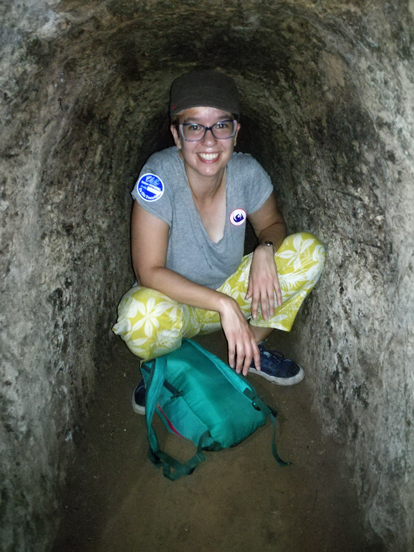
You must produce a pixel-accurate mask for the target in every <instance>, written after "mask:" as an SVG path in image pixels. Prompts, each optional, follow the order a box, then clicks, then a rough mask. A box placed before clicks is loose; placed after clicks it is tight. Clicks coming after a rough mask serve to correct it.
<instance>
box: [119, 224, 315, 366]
mask: <svg viewBox="0 0 414 552" xmlns="http://www.w3.org/2000/svg"><path fill="white" fill-rule="evenodd" d="M324 258H325V252H324V248H323V246H322V245H321V244H320V242H319V241H318V240H317V238H315V236H313V235H312V234H307V233H301V234H294V235H292V236H289V237H287V238H286V239H285V240H284V242H283V244H282V246H281V247H280V248H279V250H278V251H277V252H276V254H275V261H276V264H277V268H278V273H279V282H280V286H281V290H282V300H283V303H282V306H281V307H276V308H275V313H274V316H273V317H271V318H270V319H268V320H264V319H263V318H262V316H261V314H260V313H259V316H258V319H257V320H254V321H253V320H251V323H252V324H253V325H254V326H262V327H271V328H278V329H281V330H285V331H289V330H290V329H291V327H292V324H293V321H294V319H295V316H296V314H297V312H298V310H299V308H300V306H301V304H302V302H303V300H304V299H305V297H307V295H309V293H310V292H311V290H312V288H313V287H314V285H315V284H316V282H317V281H318V279H319V276H320V274H321V272H322V269H323V265H324ZM251 260H252V254H250V255H246V256H245V257H243V259H242V262H241V264H240V266H239V268H238V269H237V271H236V272H235V273H234V274H232V275H231V276H229V278H227V280H226V281H225V282H224V283H223V285H222V286H221V287H220V288H219V289H218V291H221V292H222V293H225V294H226V295H229V296H230V297H233V299H235V300H236V301H237V303H238V304H239V306H240V308H241V310H242V312H243V314H244V315H245V317H246V318H250V314H251V300H246V299H245V295H246V293H247V287H248V280H249V271H250V264H251ZM218 329H220V316H219V314H218V313H217V312H215V311H208V310H204V309H199V308H196V307H190V306H188V305H183V304H181V303H178V302H177V301H174V300H173V299H171V298H169V297H167V296H166V295H164V294H162V293H159V292H158V291H155V290H152V289H149V288H145V287H141V286H134V287H133V288H132V289H130V290H129V291H127V293H126V294H125V295H124V296H123V298H122V299H121V302H120V304H119V307H118V321H117V323H116V324H115V326H114V327H113V331H114V333H116V334H117V335H120V336H121V338H122V339H123V340H124V341H125V343H126V344H127V346H128V348H129V349H130V350H131V351H132V352H133V353H134V354H136V355H137V356H139V357H140V358H141V359H143V360H148V359H152V358H156V357H158V356H161V355H163V354H166V353H168V352H171V351H173V350H175V349H178V348H179V347H180V346H181V341H182V338H183V337H188V338H190V337H193V336H195V335H197V334H199V333H201V334H206V333H210V332H213V331H216V330H218Z"/></svg>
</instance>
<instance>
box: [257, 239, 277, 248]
mask: <svg viewBox="0 0 414 552" xmlns="http://www.w3.org/2000/svg"><path fill="white" fill-rule="evenodd" d="M259 245H267V246H268V247H273V249H274V248H275V244H274V243H273V242H271V241H262V242H260V243H259Z"/></svg>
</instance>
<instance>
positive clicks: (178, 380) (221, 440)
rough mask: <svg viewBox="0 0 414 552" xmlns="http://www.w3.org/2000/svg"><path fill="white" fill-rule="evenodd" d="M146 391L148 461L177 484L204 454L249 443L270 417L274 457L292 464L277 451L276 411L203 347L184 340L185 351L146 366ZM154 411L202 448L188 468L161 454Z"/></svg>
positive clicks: (143, 366)
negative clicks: (161, 469) (251, 437)
mask: <svg viewBox="0 0 414 552" xmlns="http://www.w3.org/2000/svg"><path fill="white" fill-rule="evenodd" d="M141 372H142V375H143V378H144V381H145V386H146V401H145V402H146V405H145V410H146V412H145V416H146V422H147V428H148V439H149V444H150V450H149V458H150V460H151V461H152V462H153V463H154V464H155V466H157V467H161V466H162V467H163V472H164V475H165V477H167V478H168V479H171V480H172V481H175V480H176V479H178V478H179V477H181V476H182V475H189V474H191V473H192V472H193V471H194V469H195V468H196V466H197V464H199V463H200V462H202V461H204V460H205V459H206V457H205V454H204V452H203V451H204V450H207V451H209V450H220V449H223V448H227V447H232V446H235V445H237V444H238V443H240V442H241V441H243V440H244V439H246V438H247V437H248V436H249V435H251V434H252V433H253V432H254V431H256V429H257V428H258V427H260V426H262V425H263V424H265V422H266V419H267V418H269V419H270V420H271V421H272V423H273V426H274V432H273V441H272V452H273V456H274V457H275V459H276V460H277V462H278V463H279V464H280V465H281V466H285V465H287V464H288V463H287V462H284V461H283V460H281V458H280V457H279V456H278V454H277V452H276V445H275V436H276V420H275V416H276V412H275V411H274V410H272V409H270V408H269V407H268V406H267V405H266V404H265V403H264V402H263V401H262V400H261V399H260V398H259V397H258V396H257V394H256V391H255V389H254V388H253V386H252V385H251V384H250V383H249V382H248V381H247V379H245V378H244V377H242V376H240V375H239V374H237V373H236V372H235V371H234V370H232V369H231V368H230V367H229V366H227V364H225V363H224V362H222V361H221V360H220V359H219V358H217V357H216V356H215V355H213V354H212V353H210V352H208V351H206V350H205V349H204V348H203V347H202V346H201V345H199V344H198V343H196V342H194V341H191V340H189V339H184V340H183V344H182V346H181V347H180V348H179V349H177V350H175V351H173V352H171V353H169V354H166V355H164V356H161V357H158V358H156V359H154V360H151V361H147V362H145V363H143V364H142V366H141ZM154 412H156V413H157V414H158V416H159V417H160V418H161V420H162V421H163V422H164V425H165V426H166V428H167V429H168V431H170V432H172V433H175V434H176V435H180V436H182V437H185V438H187V439H190V440H191V441H192V442H193V443H194V445H195V446H196V447H197V451H196V453H195V455H194V456H193V457H192V458H191V459H190V460H188V461H187V462H185V463H181V462H179V461H178V460H176V459H174V458H173V457H172V456H170V455H169V454H167V453H166V452H163V451H161V450H160V447H159V444H158V439H157V436H156V433H155V430H154V427H153V425H152V419H153V416H154Z"/></svg>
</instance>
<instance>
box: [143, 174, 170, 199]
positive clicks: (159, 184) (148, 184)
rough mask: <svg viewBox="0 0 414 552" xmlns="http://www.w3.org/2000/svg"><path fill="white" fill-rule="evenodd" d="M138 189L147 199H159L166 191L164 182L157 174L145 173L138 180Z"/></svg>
mask: <svg viewBox="0 0 414 552" xmlns="http://www.w3.org/2000/svg"><path fill="white" fill-rule="evenodd" d="M137 190H138V193H139V195H140V196H141V197H142V199H144V200H145V201H157V200H158V199H160V197H162V194H163V193H164V183H163V181H162V180H161V178H160V177H159V176H157V175H155V174H151V173H147V174H143V175H142V176H141V178H140V179H139V180H138V184H137Z"/></svg>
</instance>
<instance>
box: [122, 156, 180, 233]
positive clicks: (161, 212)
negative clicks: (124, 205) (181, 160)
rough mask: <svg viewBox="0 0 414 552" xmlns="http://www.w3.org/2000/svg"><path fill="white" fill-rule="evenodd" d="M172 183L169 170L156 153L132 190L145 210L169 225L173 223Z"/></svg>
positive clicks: (133, 195)
mask: <svg viewBox="0 0 414 552" xmlns="http://www.w3.org/2000/svg"><path fill="white" fill-rule="evenodd" d="M171 184H172V183H171V177H169V176H168V171H166V170H165V169H163V167H162V163H160V162H159V160H158V159H157V154H154V155H152V156H151V157H150V158H149V159H148V161H147V163H146V164H145V165H144V167H143V168H142V170H141V172H140V174H139V177H138V180H137V182H136V184H135V186H134V189H133V190H132V192H131V195H132V197H133V198H134V199H135V201H137V202H138V203H139V204H140V205H141V207H142V208H143V209H145V211H147V212H148V213H151V214H152V215H154V216H156V217H157V218H159V219H161V220H163V221H164V222H166V223H167V224H168V226H171V223H172V203H171V197H172V189H171Z"/></svg>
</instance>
